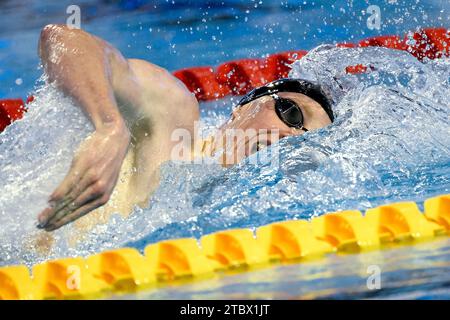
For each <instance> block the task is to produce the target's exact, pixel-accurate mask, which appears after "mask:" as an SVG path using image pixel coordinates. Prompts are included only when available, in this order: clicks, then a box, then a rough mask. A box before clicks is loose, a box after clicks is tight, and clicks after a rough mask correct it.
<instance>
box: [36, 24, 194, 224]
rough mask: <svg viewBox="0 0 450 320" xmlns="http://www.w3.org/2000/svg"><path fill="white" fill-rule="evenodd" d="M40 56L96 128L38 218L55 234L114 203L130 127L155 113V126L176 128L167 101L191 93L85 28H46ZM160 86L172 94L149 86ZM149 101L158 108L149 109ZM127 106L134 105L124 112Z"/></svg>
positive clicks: (51, 77) (153, 67) (157, 69)
mask: <svg viewBox="0 0 450 320" xmlns="http://www.w3.org/2000/svg"><path fill="white" fill-rule="evenodd" d="M39 54H40V57H41V60H42V64H43V66H44V69H45V72H46V74H47V75H48V78H49V81H50V82H54V83H55V84H56V85H57V86H58V88H60V89H61V90H62V91H63V92H64V93H65V94H67V95H68V96H70V97H72V98H73V99H74V100H75V102H76V103H77V104H78V105H79V106H80V107H81V108H82V110H83V111H84V112H85V114H86V115H87V117H88V118H89V119H90V121H91V122H92V124H93V125H94V128H95V131H94V133H93V134H92V135H91V136H90V137H89V138H88V139H86V140H85V141H84V142H83V143H82V144H81V146H80V148H79V149H78V151H77V153H76V155H75V156H74V159H73V161H72V164H71V168H70V170H69V173H68V174H67V176H66V177H65V179H64V180H63V182H62V183H61V184H60V185H59V187H58V188H57V189H56V190H55V191H54V192H53V194H52V195H51V196H50V198H49V207H48V208H46V209H45V210H44V211H43V212H41V214H40V215H39V217H38V220H39V227H41V228H45V229H46V230H47V231H51V230H54V229H57V228H59V227H61V226H62V225H64V224H67V223H69V222H71V221H73V220H75V219H77V218H79V217H81V216H83V215H85V214H87V213H88V212H90V211H92V210H94V209H96V208H98V207H100V206H102V205H104V204H105V203H106V202H107V201H108V200H109V198H110V196H111V193H112V192H113V189H114V187H115V185H116V183H117V179H118V176H119V173H120V168H121V166H122V163H123V160H124V158H125V155H126V153H127V149H128V147H129V144H130V131H129V129H128V128H129V127H131V126H132V125H133V123H132V122H133V121H134V120H133V119H138V118H140V117H141V118H142V114H145V116H146V117H148V115H149V114H152V115H151V117H153V119H152V120H153V121H154V122H155V123H163V125H165V127H166V128H168V127H170V126H169V125H168V123H169V122H171V121H176V120H177V119H176V117H173V116H172V114H171V113H170V110H171V105H169V104H167V103H164V101H165V100H167V98H169V97H170V98H171V99H172V100H177V96H180V95H183V96H184V95H185V94H184V92H185V91H183V90H184V89H182V90H180V88H178V89H177V88H176V87H177V86H179V83H177V81H176V80H174V79H173V77H171V76H170V75H169V74H168V73H167V72H165V70H163V69H161V68H159V67H157V66H154V65H151V64H149V63H146V62H142V61H140V60H126V59H125V58H123V56H122V55H121V54H120V52H119V51H118V50H116V49H115V48H113V47H112V46H111V45H109V44H108V43H106V42H105V41H103V40H101V39H99V38H97V37H95V36H93V35H90V34H88V33H86V32H84V31H81V30H72V29H69V28H67V27H65V26H60V25H50V26H47V27H45V28H44V29H43V31H42V33H41V38H40V42H39ZM142 70H145V72H143V71H142ZM144 73H145V75H143V74H144ZM155 82H158V83H159V85H166V86H167V88H168V90H156V89H155V90H153V91H152V87H157V85H156V86H155V85H153V86H149V84H151V83H155ZM174 91H175V92H176V93H177V94H173V92H174ZM180 92H182V94H179V93H180ZM188 96H189V95H186V97H188ZM149 99H150V100H152V103H153V105H152V108H150V109H152V110H148V109H149V108H148V100H149ZM183 99H184V98H183ZM178 100H180V99H178ZM146 101H147V102H146ZM180 101H182V99H181V100H180ZM191 103H192V102H191ZM195 103H196V102H195ZM121 105H126V106H129V107H128V108H122V109H120V106H121ZM144 109H145V110H144ZM171 118H173V119H171ZM127 125H128V126H127Z"/></svg>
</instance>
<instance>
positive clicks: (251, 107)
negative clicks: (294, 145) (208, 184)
mask: <svg viewBox="0 0 450 320" xmlns="http://www.w3.org/2000/svg"><path fill="white" fill-rule="evenodd" d="M278 96H279V97H281V98H286V99H290V100H292V101H294V102H295V103H296V104H297V105H298V106H299V107H300V109H301V111H302V113H303V125H304V127H305V128H307V129H308V130H310V131H311V130H315V129H319V128H323V127H325V126H327V125H329V124H330V123H331V121H330V118H329V117H328V115H327V113H326V112H325V111H324V110H323V109H322V107H321V106H320V104H319V103H317V102H316V101H314V100H313V99H311V98H309V97H307V96H305V95H303V94H301V93H293V92H280V93H278ZM231 132H238V133H237V134H235V135H232V134H230V133H231ZM304 133H305V131H304V130H302V129H297V128H293V127H289V126H288V125H287V124H285V123H284V122H283V121H282V120H281V119H280V118H279V117H278V115H277V114H276V112H275V101H274V99H273V98H272V97H270V96H264V97H261V98H258V99H256V100H254V101H252V102H249V103H247V104H245V105H242V106H240V107H238V108H236V109H235V110H233V112H232V114H231V117H230V119H229V120H228V121H227V122H226V123H225V124H224V125H223V126H222V127H221V128H220V133H219V136H220V137H221V138H220V139H219V140H216V145H217V144H218V141H221V143H223V146H226V147H224V148H223V149H225V150H227V151H226V153H227V159H222V162H223V164H224V165H225V166H228V165H232V164H235V163H238V162H240V161H241V160H242V159H243V158H244V157H247V156H249V155H251V154H253V153H255V152H257V151H259V150H260V149H261V148H263V147H265V146H268V145H270V144H272V143H274V142H276V141H277V140H279V139H281V138H284V137H287V136H293V135H301V134H304ZM230 136H233V138H232V139H230Z"/></svg>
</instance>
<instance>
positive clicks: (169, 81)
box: [128, 59, 199, 120]
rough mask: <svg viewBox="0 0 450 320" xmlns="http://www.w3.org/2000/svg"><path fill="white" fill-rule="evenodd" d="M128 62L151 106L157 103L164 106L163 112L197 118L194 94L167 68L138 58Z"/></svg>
mask: <svg viewBox="0 0 450 320" xmlns="http://www.w3.org/2000/svg"><path fill="white" fill-rule="evenodd" d="M128 64H129V67H130V69H131V70H132V72H133V74H134V76H135V77H136V79H137V80H138V81H139V84H140V88H141V90H143V91H144V96H146V97H148V99H146V101H148V102H150V103H151V104H152V105H153V107H152V108H154V107H155V104H158V105H160V106H164V108H163V109H164V113H172V114H173V115H174V116H175V115H177V116H176V117H179V116H182V117H185V118H188V119H190V120H196V119H198V117H199V105H198V101H197V99H196V98H195V95H194V94H193V93H191V92H190V91H189V90H188V89H187V88H186V86H185V85H184V83H183V82H181V81H180V80H179V79H178V78H176V77H175V76H174V75H172V74H171V73H170V72H169V71H168V70H167V69H165V68H162V67H160V66H158V65H155V64H153V63H150V62H148V61H145V60H140V59H128ZM171 111H172V112H171Z"/></svg>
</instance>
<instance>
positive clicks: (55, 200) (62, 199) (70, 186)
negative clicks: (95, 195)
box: [38, 164, 101, 228]
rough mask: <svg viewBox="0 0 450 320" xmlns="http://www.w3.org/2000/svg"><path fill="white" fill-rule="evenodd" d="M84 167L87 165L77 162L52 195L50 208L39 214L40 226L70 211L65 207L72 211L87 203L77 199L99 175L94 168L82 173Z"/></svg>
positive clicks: (42, 226)
mask: <svg viewBox="0 0 450 320" xmlns="http://www.w3.org/2000/svg"><path fill="white" fill-rule="evenodd" d="M83 167H85V165H82V164H75V165H74V166H73V167H72V169H71V170H70V171H69V173H68V174H67V176H66V178H65V179H64V181H63V182H62V183H61V185H60V186H59V187H58V188H57V189H56V190H55V191H54V192H53V194H52V195H51V196H50V200H49V204H50V208H47V209H45V210H44V211H43V212H42V213H41V214H39V216H38V221H39V225H38V226H39V227H41V228H44V227H45V226H46V225H47V224H48V223H50V222H51V220H59V219H60V218H61V217H62V215H65V214H67V213H68V211H67V210H65V209H69V212H70V211H73V210H76V209H78V207H80V206H81V205H83V204H85V203H84V202H83V203H78V202H76V201H75V200H76V199H77V198H78V197H79V195H80V194H81V193H82V192H83V191H84V190H85V189H86V188H88V187H89V185H90V184H93V183H96V181H97V180H98V176H97V175H96V174H95V173H94V171H93V170H91V171H88V172H87V173H86V174H84V175H81V174H80V172H81V171H80V168H83ZM100 196H101V195H100Z"/></svg>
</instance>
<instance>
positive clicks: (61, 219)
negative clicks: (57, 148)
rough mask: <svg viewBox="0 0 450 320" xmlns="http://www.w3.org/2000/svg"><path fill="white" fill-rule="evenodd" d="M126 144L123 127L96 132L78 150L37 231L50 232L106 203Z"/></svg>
mask: <svg viewBox="0 0 450 320" xmlns="http://www.w3.org/2000/svg"><path fill="white" fill-rule="evenodd" d="M129 143H130V133H129V131H128V129H127V127H126V125H125V124H121V125H119V126H118V125H116V124H114V125H113V124H111V126H110V127H108V126H105V128H102V129H101V130H98V129H97V130H96V131H95V132H94V133H93V134H92V135H91V136H89V137H88V138H87V139H86V140H85V141H84V142H83V143H82V144H81V145H80V148H79V149H78V151H77V153H76V155H75V157H74V159H73V161H72V165H71V168H70V170H69V173H68V174H67V176H66V177H65V178H64V181H63V182H62V183H61V185H60V186H59V187H58V188H57V189H56V190H55V191H54V192H53V194H52V195H51V196H50V198H49V207H48V208H46V209H45V210H44V211H42V212H41V213H40V214H39V217H38V221H39V224H38V227H39V228H42V229H45V230H46V231H53V230H55V229H58V228H60V227H62V226H63V225H65V224H67V223H70V222H72V221H74V220H76V219H78V218H80V217H82V216H84V215H85V214H87V213H89V212H90V211H92V210H94V209H96V208H98V207H101V206H102V205H104V204H105V203H107V202H108V200H109V198H110V196H111V194H112V192H113V190H114V187H115V185H116V183H117V179H118V177H119V173H120V168H121V166H122V163H123V160H124V158H125V156H126V153H127V149H128V145H129Z"/></svg>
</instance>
